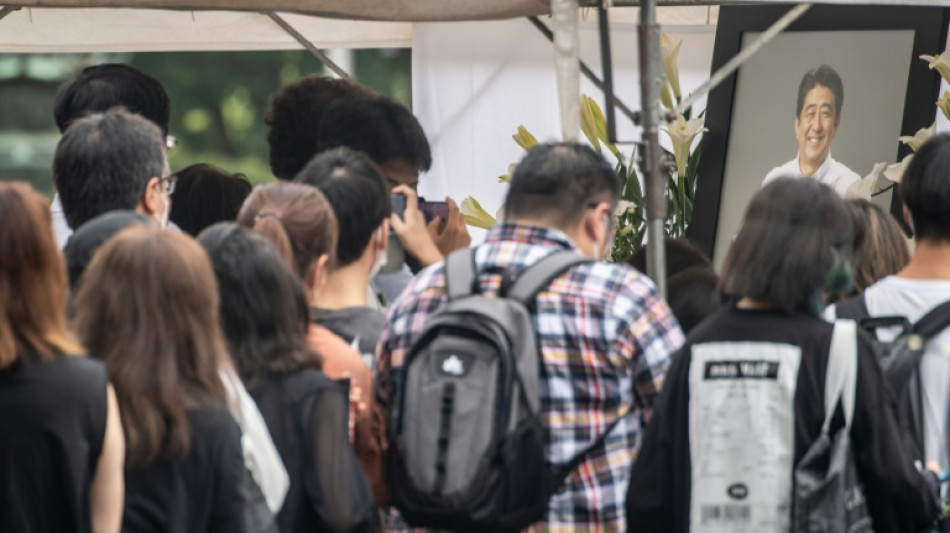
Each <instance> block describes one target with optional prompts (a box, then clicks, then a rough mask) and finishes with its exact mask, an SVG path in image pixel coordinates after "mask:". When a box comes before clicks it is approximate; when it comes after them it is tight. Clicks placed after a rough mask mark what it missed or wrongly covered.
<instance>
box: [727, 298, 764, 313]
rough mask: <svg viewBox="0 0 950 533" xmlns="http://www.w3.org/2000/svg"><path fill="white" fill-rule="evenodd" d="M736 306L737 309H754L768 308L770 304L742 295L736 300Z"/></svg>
mask: <svg viewBox="0 0 950 533" xmlns="http://www.w3.org/2000/svg"><path fill="white" fill-rule="evenodd" d="M736 307H738V308H739V309H748V310H753V311H756V310H759V309H769V308H771V307H772V306H771V305H769V304H768V303H766V302H762V301H759V300H753V299H752V298H747V297H744V298H741V299H740V300H739V301H738V302H736Z"/></svg>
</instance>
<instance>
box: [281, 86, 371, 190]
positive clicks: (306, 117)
mask: <svg viewBox="0 0 950 533" xmlns="http://www.w3.org/2000/svg"><path fill="white" fill-rule="evenodd" d="M349 94H364V95H372V94H373V92H372V91H371V90H370V89H369V88H367V87H365V86H363V85H360V84H358V83H354V82H351V81H348V80H338V79H334V78H328V77H326V76H317V75H313V76H307V77H305V78H302V79H299V80H297V81H295V82H293V83H291V84H289V85H286V86H284V87H283V88H282V89H281V90H280V92H278V93H277V94H276V95H274V97H273V98H272V99H271V101H270V103H269V104H268V106H267V112H266V114H265V115H264V124H266V125H267V145H268V147H269V151H270V168H271V172H273V173H274V175H275V176H277V177H278V178H280V179H283V180H291V179H293V177H294V176H295V175H296V174H297V173H298V172H300V170H301V169H303V167H304V166H305V165H306V164H307V161H310V159H311V158H313V156H314V155H316V153H317V132H318V131H319V129H320V123H321V121H322V120H323V114H324V113H325V112H326V109H327V106H328V105H330V103H331V102H332V101H334V100H335V99H337V98H340V97H342V96H346V95H349Z"/></svg>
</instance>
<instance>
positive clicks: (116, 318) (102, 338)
mask: <svg viewBox="0 0 950 533" xmlns="http://www.w3.org/2000/svg"><path fill="white" fill-rule="evenodd" d="M75 304H76V305H75V309H76V317H75V322H74V325H75V329H76V331H77V333H78V334H79V337H80V340H81V341H82V343H83V344H84V345H85V346H86V347H87V348H88V349H89V351H90V353H93V354H95V356H96V357H99V358H101V359H102V360H103V362H105V364H106V368H107V369H108V371H109V378H110V380H111V381H112V384H113V386H114V387H115V395H116V399H117V400H118V403H119V412H120V413H121V414H122V428H123V429H124V433H125V441H126V458H127V464H130V465H143V464H148V463H150V462H152V461H153V460H154V459H156V458H157V457H159V456H162V457H165V458H168V459H177V458H181V457H183V456H184V455H185V454H187V453H188V449H189V448H190V446H191V436H192V435H191V424H190V423H189V421H188V411H189V410H190V409H193V408H195V407H196V406H199V405H202V404H206V403H207V402H214V403H220V405H221V406H222V407H223V406H224V405H225V403H224V402H225V392H224V385H223V383H222V382H221V378H220V376H219V373H218V371H219V369H220V368H221V367H222V365H225V364H229V363H228V362H227V348H226V347H225V344H224V338H223V337H222V335H221V327H220V325H219V324H218V289H217V286H216V284H215V280H214V272H213V271H212V269H211V262H210V261H209V260H208V256H207V254H205V252H204V250H203V249H202V248H201V247H200V246H198V243H196V242H195V241H194V239H192V238H191V237H188V236H187V235H185V234H183V233H179V232H177V231H163V230H159V229H146V228H138V227H136V228H128V229H125V230H123V231H122V232H121V233H119V234H118V235H116V237H115V238H113V239H111V240H110V241H109V242H107V243H106V244H105V245H103V246H102V248H101V249H100V250H99V253H97V254H96V256H95V257H94V258H93V260H92V264H90V265H89V268H88V269H87V270H86V273H85V274H83V282H82V283H81V284H80V287H79V292H78V294H77V295H76V301H75Z"/></svg>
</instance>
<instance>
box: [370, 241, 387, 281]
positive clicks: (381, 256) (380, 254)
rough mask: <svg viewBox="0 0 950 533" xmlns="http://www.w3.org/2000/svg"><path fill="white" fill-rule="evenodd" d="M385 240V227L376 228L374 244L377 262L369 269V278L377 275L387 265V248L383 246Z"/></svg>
mask: <svg viewBox="0 0 950 533" xmlns="http://www.w3.org/2000/svg"><path fill="white" fill-rule="evenodd" d="M382 241H383V228H379V229H378V230H376V243H375V244H374V246H375V248H376V262H375V263H373V267H372V268H370V269H369V279H373V278H375V277H376V274H379V271H380V270H382V268H383V267H384V266H386V248H384V247H383V246H382Z"/></svg>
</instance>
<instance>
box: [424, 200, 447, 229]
mask: <svg viewBox="0 0 950 533" xmlns="http://www.w3.org/2000/svg"><path fill="white" fill-rule="evenodd" d="M419 211H422V215H423V216H424V217H425V219H426V224H428V223H430V222H432V221H433V220H435V218H436V217H439V218H441V219H442V222H445V221H447V220H448V219H449V204H448V202H428V201H426V199H425V198H419Z"/></svg>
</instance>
